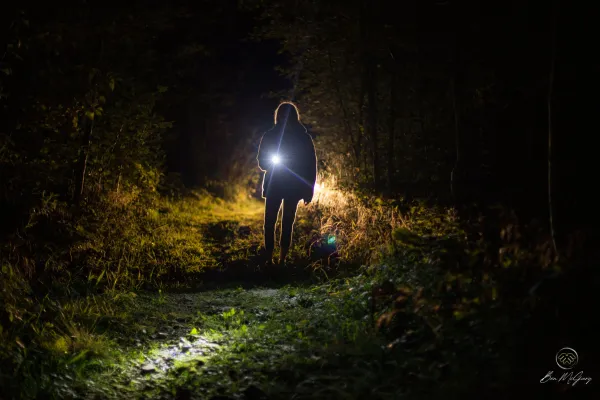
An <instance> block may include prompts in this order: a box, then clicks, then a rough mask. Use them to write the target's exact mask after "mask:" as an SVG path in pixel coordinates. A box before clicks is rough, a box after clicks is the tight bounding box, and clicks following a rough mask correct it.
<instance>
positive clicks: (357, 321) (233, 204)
mask: <svg viewBox="0 0 600 400" xmlns="http://www.w3.org/2000/svg"><path fill="white" fill-rule="evenodd" d="M490 216H491V217H490ZM261 220H262V203H261V202H259V201H256V200H255V199H249V198H248V197H247V196H239V197H238V198H237V200H235V201H225V200H222V199H219V198H217V197H215V196H213V195H211V194H210V193H208V192H206V191H196V192H190V193H187V194H186V195H185V196H179V197H174V196H171V197H161V196H158V195H156V196H139V195H136V194H135V192H129V193H128V192H121V193H116V192H114V193H111V194H110V195H109V196H107V197H105V198H102V199H97V200H96V201H94V202H93V203H89V205H87V206H86V205H85V204H84V205H83V207H81V208H79V209H78V210H77V211H73V209H71V208H69V207H68V206H67V205H66V204H64V203H61V202H60V201H59V200H58V199H56V198H53V197H52V196H46V197H44V201H43V204H42V206H40V207H39V208H36V209H34V210H33V211H32V213H31V216H30V219H29V221H28V223H27V225H26V226H25V227H24V228H23V229H21V230H19V231H18V232H17V233H15V234H14V235H13V236H12V237H10V238H9V240H7V241H5V242H3V244H2V254H1V260H2V271H1V273H2V280H1V285H2V286H1V292H0V300H1V302H2V305H3V306H2V309H0V312H1V314H0V336H1V339H2V340H1V345H0V351H1V353H0V357H1V358H2V361H3V363H2V365H3V367H2V370H1V374H2V376H1V380H2V382H3V385H6V386H5V387H6V388H11V389H10V390H13V391H14V390H16V391H17V392H19V393H20V395H22V396H23V397H24V398H28V397H32V396H35V393H36V392H37V391H38V390H40V388H47V387H50V386H51V385H50V384H49V380H51V378H50V375H48V374H49V371H63V372H64V371H68V370H70V369H72V368H75V372H73V373H68V374H67V375H68V376H71V378H72V379H73V380H75V381H78V380H80V379H84V378H85V377H86V376H90V374H92V373H93V372H94V371H100V372H102V373H105V372H106V371H107V368H108V370H109V371H110V370H111V368H112V367H110V365H111V364H110V363H111V362H112V363H114V362H115V361H114V360H115V359H116V358H119V357H121V359H122V358H123V357H125V358H128V357H131V354H129V353H127V354H129V355H123V354H116V353H115V351H116V350H115V349H116V348H118V346H115V342H114V340H115V335H116V333H115V332H119V335H117V336H121V337H122V336H124V335H127V333H128V332H129V333H130V335H131V337H135V335H136V334H137V332H140V331H143V332H148V334H149V335H151V334H156V332H158V331H159V330H160V329H161V328H160V327H156V323H148V322H143V321H144V320H143V319H140V318H141V315H143V313H142V314H139V312H138V314H136V312H133V310H135V309H136V308H138V309H139V305H138V306H134V304H135V303H136V302H138V303H139V301H140V300H139V298H138V295H136V293H138V294H139V293H143V290H151V291H154V292H155V293H158V295H153V297H152V300H151V302H152V305H150V306H149V307H150V310H155V309H156V308H157V307H164V306H165V305H167V304H168V302H169V300H168V296H169V295H166V294H165V291H168V290H169V288H171V287H173V285H175V284H181V283H182V282H185V281H186V280H189V279H193V277H194V276H197V275H198V274H201V273H202V272H203V271H206V270H212V269H219V268H222V267H226V266H227V265H229V264H231V263H235V262H237V261H244V262H246V264H245V265H246V267H250V265H249V264H248V263H247V261H248V260H249V259H250V258H251V257H252V256H254V255H256V254H257V252H258V250H259V248H260V246H261V243H262V222H261ZM542 232H543V227H542V226H541V225H539V224H537V225H536V224H530V225H524V224H522V223H520V222H519V220H518V218H517V217H516V215H515V214H514V213H512V212H510V211H507V210H505V209H502V208H498V209H497V210H496V211H495V212H494V213H492V212H488V214H486V215H485V216H484V215H479V216H478V217H477V218H475V219H473V218H472V219H470V220H465V219H464V218H461V217H460V216H459V213H458V211H457V210H454V209H449V208H443V207H437V208H436V207H432V206H426V205H425V204H424V203H420V202H403V201H398V200H389V199H382V198H373V197H368V196H361V195H359V194H357V193H353V192H349V191H346V190H343V189H340V188H339V187H337V186H336V185H335V181H333V180H331V179H321V182H320V184H319V187H318V191H317V193H316V196H315V200H314V201H313V203H311V204H310V205H309V206H304V205H300V206H299V211H298V215H297V219H296V226H295V234H294V242H293V243H294V248H293V249H292V252H291V255H290V263H291V264H295V265H299V266H301V267H303V268H307V269H310V270H313V271H314V272H315V273H317V274H318V275H319V276H321V278H322V279H323V278H326V279H327V278H335V277H337V280H330V281H329V282H326V283H324V284H320V285H315V286H312V287H309V288H301V287H295V288H294V287H288V289H286V290H287V292H289V294H290V297H291V298H293V299H295V300H294V302H295V306H294V307H292V308H293V310H294V311H293V313H292V314H289V312H288V311H289V310H288V308H286V307H287V306H286V304H287V303H286V301H287V300H285V299H284V298H281V297H277V296H281V291H279V292H278V294H277V296H276V297H275V298H276V299H277V300H273V298H268V299H266V300H265V299H263V300H261V301H259V302H257V301H256V298H253V299H254V300H252V299H250V298H246V297H244V296H247V295H246V294H244V293H245V292H243V291H241V292H239V293H238V294H235V293H236V292H234V293H231V294H230V296H231V299H233V300H228V301H227V302H226V305H227V306H228V307H229V311H227V313H230V314H227V313H225V314H223V313H221V314H219V316H218V317H214V316H203V315H200V314H198V315H196V316H195V317H194V319H190V318H191V317H189V315H185V316H184V317H182V318H183V319H184V321H185V323H184V325H185V324H192V325H193V326H192V325H189V326H188V325H186V327H185V329H188V328H189V329H190V330H193V329H197V330H198V329H200V330H202V329H203V330H204V331H208V332H212V333H211V334H212V335H213V336H214V335H216V336H214V337H212V339H214V340H217V336H219V337H221V339H223V338H222V331H227V332H228V333H227V335H229V336H228V338H226V339H223V340H225V342H227V343H229V345H230V346H231V347H230V349H229V350H228V352H222V353H219V354H218V355H216V356H215V357H214V358H213V361H211V363H216V364H215V365H220V366H221V367H219V368H225V366H231V365H232V364H240V365H238V366H237V367H239V368H242V369H245V371H250V370H251V371H253V372H252V373H250V372H247V373H248V374H250V375H249V376H252V379H250V381H252V382H254V383H253V384H257V385H262V386H263V387H264V388H265V389H264V390H267V391H268V392H269V393H270V394H271V395H273V396H275V395H276V396H281V398H287V397H285V396H289V395H291V393H290V390H293V391H294V393H295V394H296V396H297V398H352V397H353V396H355V395H356V394H357V393H362V395H364V396H375V398H398V396H403V395H408V394H411V395H414V396H416V397H419V398H420V397H423V396H424V397H429V398H431V397H435V398H437V396H442V394H446V395H450V396H451V397H455V396H468V395H470V394H472V393H473V391H475V390H477V391H480V392H481V393H483V392H486V393H487V392H490V393H491V392H492V391H495V390H500V388H502V387H507V386H510V384H511V379H512V377H514V374H515V372H514V371H513V370H512V366H514V365H515V363H516V360H515V358H514V352H511V351H507V349H511V348H517V347H518V346H519V345H520V343H519V337H518V336H517V334H516V333H515V332H516V331H519V330H523V329H525V328H524V327H525V326H528V325H527V324H528V321H529V320H531V319H532V316H534V315H535V314H536V312H537V313H538V314H540V313H542V314H540V315H547V313H552V312H555V311H556V309H557V308H560V307H561V305H560V304H558V303H556V302H555V303H552V302H549V301H548V299H549V298H552V296H554V295H555V294H556V292H554V291H552V290H550V291H546V292H544V291H543V290H542V289H541V288H544V287H552V286H551V285H549V284H547V282H549V281H550V282H551V281H552V280H553V279H554V280H556V279H557V278H560V277H562V276H566V275H565V274H567V273H568V272H569V271H570V270H572V268H570V265H571V260H570V259H566V260H565V259H564V258H563V259H560V260H559V259H557V258H556V257H555V256H554V255H553V252H552V251H551V242H550V240H548V238H547V236H544V234H543V233H542ZM572 243H573V246H571V248H570V249H569V252H570V253H571V254H576V253H577V247H576V246H575V245H576V244H577V243H578V242H577V240H573V241H572ZM594 279H595V278H594ZM224 293H225V292H223V293H222V295H223V296H224V295H225V294H224ZM219 296H220V295H219ZM236 296H237V300H236ZM244 299H245V300H244ZM246 300H247V301H248V302H247V304H245V303H244V302H245V301H246ZM145 301H146V303H147V302H148V301H149V300H148V299H146V300H145ZM215 301H217V300H215ZM236 301H237V302H238V303H240V304H239V306H238V307H241V308H243V309H244V310H245V311H244V312H245V313H246V314H240V313H237V312H238V311H231V310H234V309H235V308H232V307H231V304H232V302H236ZM261 302H262V303H261ZM253 304H254V306H253ZM323 305H327V306H326V307H325V306H323ZM205 306H207V307H208V308H210V307H213V306H214V304H212V305H206V304H200V305H198V307H199V310H203V309H204V308H203V307H205ZM244 307H245V308H244ZM286 310H288V311H286ZM538 310H542V311H539V312H538ZM138 311H139V310H138ZM248 311H251V312H250V313H248ZM149 312H150V311H149ZM152 312H155V311H152ZM198 312H199V313H202V311H198ZM265 313H266V314H265ZM544 313H546V314H544ZM261 315H262V316H261ZM265 315H268V316H269V317H268V318H266V319H265ZM146 316H147V315H146ZM154 317H155V316H153V318H154ZM179 317H181V316H177V313H172V314H168V315H167V314H162V316H161V317H160V319H161V320H162V323H166V324H167V325H169V323H170V321H173V320H177V318H179ZM215 318H217V319H216V320H215ZM535 329H542V328H540V327H539V326H537V327H535ZM573 329H575V327H574V328H573ZM219 332H221V333H219ZM212 339H211V340H212ZM133 345H134V343H129V344H127V346H133ZM521 345H522V344H521ZM277 346H283V347H282V349H287V350H283V351H279V350H277V351H276V350H275V348H277ZM285 346H288V347H285ZM290 346H291V347H290ZM126 348H129V347H126ZM292 348H293V349H295V350H293V351H292V350H291V349H292ZM119 351H121V352H122V351H125V350H119ZM127 351H130V350H127ZM131 351H133V350H131ZM136 351H138V350H136ZM117 353H118V351H117ZM288 353H289V354H288ZM239 354H244V355H245V356H244V357H243V358H242V359H241V361H240V359H239ZM273 357H275V360H274V359H273ZM142 358H143V357H142ZM40 360H43V362H42V361H40ZM103 360H105V361H103ZM106 360H113V361H110V362H109V361H106ZM236 360H237V361H236ZM260 360H263V361H260ZM265 360H270V361H269V362H268V363H267V361H265ZM343 360H346V361H343ZM202 362H203V363H206V365H207V366H208V367H210V365H212V364H210V363H208V361H207V360H204V361H202ZM107 363H108V364H107ZM256 363H263V364H264V365H263V364H261V365H263V367H264V368H263V369H260V371H258V370H257V367H256ZM186 365H187V364H186ZM483 365H485V366H486V369H485V370H484V369H483V368H482V366H483ZM76 366H78V367H76ZM317 366H318V369H319V371H320V372H319V374H318V376H315V374H314V373H311V371H313V370H314V369H315V368H317ZM208 367H207V368H208ZM237 367H236V368H237ZM211 368H212V367H211ZM215 368H216V367H215ZM180 369H181V368H175V371H177V370H180ZM217 370H218V368H217ZM279 370H283V371H288V372H287V375H285V374H284V375H285V376H286V378H285V379H283V380H281V379H279V380H277V379H275V376H276V371H279ZM236 371H237V372H236ZM236 371H234V374H240V373H242V372H240V371H239V370H236ZM324 371H325V372H324ZM73 374H74V375H73ZM78 374H79V375H78ZM169 374H171V372H169V373H168V374H167V376H166V377H165V378H164V379H166V380H167V381H169V382H176V385H175V386H176V387H177V388H179V389H177V390H180V389H181V390H184V389H185V388H188V389H185V390H191V389H190V388H193V387H194V385H199V384H200V381H195V380H197V379H200V378H198V376H197V375H195V374H189V373H188V374H187V375H185V376H181V374H178V375H176V376H172V375H169ZM331 374H333V376H335V378H331V376H330V375H331ZM73 376H75V377H73ZM78 376H80V377H79V378H78ZM203 376H204V375H203ZM211 376H212V375H211ZM236 376H237V375H236ZM327 376H330V378H327ZM218 377H220V378H218ZM214 378H215V379H217V378H218V379H222V376H221V375H220V373H219V372H215V373H214ZM202 379H206V376H204V377H203V378H202ZM236 379H237V378H236ZM236 379H234V378H232V377H231V376H230V380H231V385H230V387H229V388H228V389H223V390H225V391H226V392H231V391H233V392H235V391H236V390H238V389H239V390H241V388H242V386H244V385H246V386H247V384H249V383H248V382H246V383H245V384H244V385H242V386H239V385H240V383H239V382H237V380H236ZM234 381H235V382H234ZM194 382H196V383H194ZM202 382H205V381H202ZM236 382H237V383H236ZM398 382H403V383H402V385H399V383H398ZM433 383H435V385H434V386H435V388H432V384H433ZM236 385H238V386H236ZM406 385H410V387H411V389H410V390H408V389H406ZM71 386H72V387H75V386H77V385H76V384H75V383H73V384H67V386H65V387H71ZM167 386H168V385H167ZM221 386H222V387H226V386H227V385H225V386H223V385H221ZM165 387H166V386H164V387H162V389H161V390H163V389H165ZM23 388H31V391H29V392H28V391H27V390H24V389H23ZM182 388H183V389H182ZM63 389H64V388H63ZM153 390H154V389H153ZM169 390H170V389H169ZM12 393H13V394H14V392H12ZM219 393H220V392H215V393H213V394H219ZM362 395H361V396H362ZM298 396H299V397H298ZM303 396H304V397H303ZM311 396H312V397H311ZM315 396H316V397H315ZM440 398H441V397H440Z"/></svg>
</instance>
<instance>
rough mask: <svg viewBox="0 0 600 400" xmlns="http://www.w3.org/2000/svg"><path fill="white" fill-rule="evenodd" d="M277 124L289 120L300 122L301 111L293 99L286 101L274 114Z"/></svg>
mask: <svg viewBox="0 0 600 400" xmlns="http://www.w3.org/2000/svg"><path fill="white" fill-rule="evenodd" d="M274 121H275V125H278V124H286V123H288V122H300V112H299V111H298V107H297V106H296V105H295V104H294V103H292V102H291V101H284V102H282V103H281V104H279V106H278V107H277V109H275V116H274Z"/></svg>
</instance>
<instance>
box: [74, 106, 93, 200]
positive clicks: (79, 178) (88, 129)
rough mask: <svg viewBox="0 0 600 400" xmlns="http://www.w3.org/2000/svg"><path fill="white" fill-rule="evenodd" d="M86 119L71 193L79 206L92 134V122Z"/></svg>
mask: <svg viewBox="0 0 600 400" xmlns="http://www.w3.org/2000/svg"><path fill="white" fill-rule="evenodd" d="M84 118H86V123H85V136H84V138H83V144H82V146H81V150H80V152H79V160H78V161H77V166H76V167H75V190H74V193H73V202H74V203H75V204H79V203H80V202H81V197H82V195H83V189H84V186H85V171H86V168H87V159H88V154H89V150H90V143H91V142H92V132H93V129H94V120H93V119H88V118H87V117H84Z"/></svg>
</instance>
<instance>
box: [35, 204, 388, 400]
mask: <svg viewBox="0 0 600 400" xmlns="http://www.w3.org/2000/svg"><path fill="white" fill-rule="evenodd" d="M217 203H218V204H217V205H215V204H211V205H210V207H208V206H207V207H206V208H205V209H204V210H202V209H199V208H198V207H197V206H198V204H197V203H195V205H196V207H192V206H190V204H189V203H187V205H186V204H185V203H181V202H179V203H172V204H170V205H169V206H167V207H166V208H165V209H164V210H162V212H161V213H160V214H162V215H161V216H157V218H160V219H161V221H164V224H162V223H161V226H165V225H168V226H167V227H166V229H168V230H170V236H171V237H173V238H174V240H175V238H178V239H177V240H179V241H180V245H179V247H180V249H179V250H178V251H180V252H181V253H182V254H183V253H186V252H188V253H190V252H192V250H193V252H196V253H198V252H200V253H202V254H204V255H205V256H207V257H208V258H209V259H210V262H209V263H212V265H211V268H204V269H202V271H201V272H198V273H196V274H191V275H192V279H188V281H187V283H186V284H185V285H183V284H182V283H181V282H173V283H167V284H165V285H163V286H161V288H160V289H158V290H156V288H154V289H152V290H143V289H140V290H136V291H135V292H134V291H131V292H123V291H122V290H121V291H119V290H114V291H112V290H109V291H106V292H105V293H103V294H97V295H95V296H93V297H92V296H90V297H89V298H78V299H76V300H73V301H71V302H69V303H67V304H64V305H63V307H64V309H68V310H71V312H72V316H73V328H72V330H71V333H72V334H73V335H72V336H73V337H74V339H73V341H74V343H75V342H77V343H80V348H79V349H73V346H72V344H71V345H70V346H67V345H66V344H62V342H61V340H64V339H62V338H59V339H57V342H55V343H53V345H52V346H51V347H53V349H54V351H55V353H56V352H60V350H61V344H62V345H63V346H64V347H65V349H64V350H65V351H64V355H63V356H62V357H61V356H59V357H57V359H59V360H60V361H57V360H56V359H54V360H52V361H51V362H50V364H51V365H52V367H51V368H52V369H53V370H54V371H55V372H52V373H51V374H49V375H47V376H46V378H47V381H46V382H45V383H44V384H42V385H40V386H41V387H43V390H42V392H44V393H49V394H52V395H53V396H55V397H58V398H98V399H104V398H106V399H113V398H114V399H119V398H156V399H163V398H164V399H168V398H178V399H186V398H189V399H211V398H212V399H226V398H244V399H261V398H268V399H277V398H281V399H287V398H291V397H292V396H294V398H298V399H300V398H345V397H347V396H355V395H356V394H357V393H360V392H361V391H364V393H365V395H366V394H367V393H368V392H369V391H370V389H371V388H372V385H373V384H374V382H373V380H375V381H380V380H381V379H383V378H384V375H381V374H380V375H373V373H375V371H376V370H373V368H372V367H373V365H372V364H373V363H375V364H378V365H379V366H380V367H381V362H382V360H381V356H382V354H383V353H384V352H385V351H384V350H382V347H381V346H382V345H383V344H384V343H383V341H382V340H381V339H377V338H376V337H375V336H373V335H372V334H371V331H372V327H373V322H372V321H371V320H370V319H369V318H367V315H368V310H369V305H368V294H369V293H368V288H367V287H366V286H365V281H361V279H360V278H351V279H346V280H343V279H342V280H330V281H327V282H325V280H324V279H323V274H322V273H319V272H316V273H315V270H314V265H315V264H316V263H314V262H313V261H314V260H315V258H318V257H320V256H319V254H318V252H313V254H312V258H311V257H309V256H308V254H306V253H307V252H306V251H305V250H306V248H305V247H306V246H305V244H302V243H299V244H297V246H296V247H295V249H294V251H293V252H292V254H291V260H290V262H289V263H288V264H287V265H285V266H280V267H279V269H276V270H264V269H262V268H261V267H260V265H259V259H260V257H259V254H258V250H259V248H260V244H261V240H262V236H261V233H262V232H261V230H262V203H260V202H256V201H249V202H245V203H244V204H243V206H240V204H239V203H238V204H237V205H236V206H235V207H234V208H232V207H231V206H230V205H229V204H228V203H226V202H217ZM200 208H202V207H200ZM304 213H305V210H302V209H301V210H300V212H299V215H298V220H297V224H296V225H297V226H296V228H297V230H298V232H299V233H298V234H297V237H298V241H302V240H303V239H300V238H301V237H302V238H304V237H305V236H306V232H304V233H303V234H302V233H300V232H301V231H302V230H303V229H304V230H306V229H308V228H307V226H305V225H306V224H307V222H306V221H305V220H304V217H303V216H304ZM194 236H196V237H202V241H203V244H202V248H201V250H198V248H197V244H195V243H193V240H192V239H190V238H191V237H194ZM325 255H326V256H327V254H325ZM181 257H183V256H181ZM317 261H319V260H317ZM353 290H354V291H357V292H358V293H356V295H355V296H354V295H353V293H352V291H353ZM67 347H68V349H67ZM367 371H368V373H367ZM369 374H371V375H372V376H371V377H369ZM394 390H395V389H394ZM385 393H386V389H383V391H382V394H385ZM388 394H389V398H394V397H395V396H394V395H393V391H390V392H389V393H388ZM384 397H387V396H383V397H382V398H384Z"/></svg>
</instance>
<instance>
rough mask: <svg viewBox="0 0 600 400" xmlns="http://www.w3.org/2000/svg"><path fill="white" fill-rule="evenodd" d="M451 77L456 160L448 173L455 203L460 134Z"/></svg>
mask: <svg viewBox="0 0 600 400" xmlns="http://www.w3.org/2000/svg"><path fill="white" fill-rule="evenodd" d="M454 79H455V77H454V76H453V77H452V79H451V80H450V95H451V96H452V110H453V112H454V147H455V151H456V159H455V161H454V167H452V171H451V172H450V193H451V195H452V198H453V199H454V200H455V201H456V173H457V171H458V164H459V163H460V134H459V129H458V107H457V106H456V92H455V88H454Z"/></svg>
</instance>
